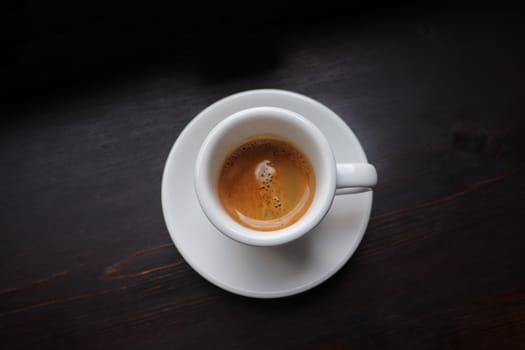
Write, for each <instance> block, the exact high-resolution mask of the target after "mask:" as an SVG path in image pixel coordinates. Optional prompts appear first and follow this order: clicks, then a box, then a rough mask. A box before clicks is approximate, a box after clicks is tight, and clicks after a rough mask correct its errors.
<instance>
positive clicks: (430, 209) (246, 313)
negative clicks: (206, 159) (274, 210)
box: [0, 4, 525, 349]
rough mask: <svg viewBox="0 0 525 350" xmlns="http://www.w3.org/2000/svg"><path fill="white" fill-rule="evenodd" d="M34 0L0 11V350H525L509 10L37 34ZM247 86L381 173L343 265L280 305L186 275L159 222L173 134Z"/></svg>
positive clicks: (518, 60)
mask: <svg viewBox="0 0 525 350" xmlns="http://www.w3.org/2000/svg"><path fill="white" fill-rule="evenodd" d="M32 6H33V7H30V9H29V10H26V9H25V8H22V9H20V8H13V9H11V10H10V11H11V12H8V13H5V14H4V16H6V17H4V19H5V18H10V19H11V21H12V23H15V22H16V23H19V21H20V20H26V22H25V25H26V27H24V28H25V29H24V30H21V29H20V28H19V27H16V28H15V29H16V30H18V31H17V33H18V34H17V36H15V37H14V39H13V38H11V39H10V40H11V41H9V40H8V41H6V42H5V44H4V47H7V48H9V49H10V50H8V58H10V59H11V61H10V65H8V66H4V67H3V68H2V72H3V73H4V77H6V78H5V79H6V80H4V81H3V90H4V91H3V97H6V98H5V100H4V101H5V102H4V103H3V105H2V110H3V112H2V114H3V117H4V118H3V121H2V125H1V129H0V174H1V175H0V179H1V186H0V238H1V244H0V348H2V349H10V348H36V349H38V348H52V349H57V348H58V349H72V348H86V349H94V348H97V349H98V348H112V349H115V348H142V349H164V348H166V349H173V348H181V349H192V348H216V349H217V348H218V349H250V348H254V347H255V348H271V347H277V348H290V347H291V348H312V349H343V348H344V349H346V348H348V349H350V348H356V349H365V348H377V349H379V348H381V349H391V348H396V349H455V348H469V349H525V229H524V224H523V221H522V220H523V217H524V215H525V210H524V209H525V205H524V200H525V169H524V164H525V148H524V146H525V141H524V140H525V85H524V81H525V74H524V73H525V64H524V62H525V52H524V46H525V44H524V43H525V35H524V30H523V29H524V27H525V25H524V17H523V16H522V14H521V13H518V12H510V11H508V12H502V11H492V10H484V11H459V12H454V11H433V10H430V9H425V10H424V11H408V12H405V11H392V12H391V11H382V12H377V11H376V12H373V11H356V12H351V11H348V12H346V13H343V12H344V11H342V10H340V11H333V12H330V11H317V10H316V9H310V10H309V11H308V13H307V15H305V16H304V17H300V16H299V17H298V16H296V14H295V13H293V11H292V10H291V9H287V10H286V11H284V12H282V15H272V13H273V12H271V11H266V12H264V11H263V12H262V14H261V13H260V12H257V13H258V15H257V16H255V17H254V18H251V19H249V20H247V19H246V17H247V16H246V15H247V14H248V13H242V12H240V14H239V13H234V14H233V15H231V16H230V17H227V16H226V17H224V16H223V19H217V18H216V17H215V16H214V15H213V12H212V11H210V12H208V13H207V15H208V17H206V16H205V17H204V18H201V17H199V16H198V14H197V13H193V17H191V13H190V17H189V19H187V17H185V16H186V15H185V14H184V13H179V12H176V13H175V12H174V13H175V14H174V15H173V16H175V19H177V20H180V19H184V18H186V22H184V21H183V22H182V23H181V24H180V23H179V22H176V24H173V26H169V25H168V24H169V23H170V21H169V20H168V19H171V18H172V17H168V16H162V12H161V15H158V16H157V17H155V16H152V14H153V13H156V12H155V11H154V10H149V11H145V12H142V11H141V10H139V9H137V8H135V9H133V11H132V12H125V11H123V12H122V14H124V17H123V18H124V19H123V20H122V21H121V22H117V23H118V24H119V25H117V26H112V23H113V22H112V21H114V17H111V16H112V15H114V14H115V12H117V11H120V10H119V9H118V8H117V7H113V8H110V9H109V10H108V11H109V12H104V11H102V10H101V8H93V9H92V12H89V11H88V12H87V15H84V12H82V11H84V10H85V9H84V10H78V11H77V12H75V11H73V12H72V15H73V20H69V22H68V20H67V19H63V18H62V17H60V16H59V15H58V14H57V11H55V10H56V9H52V10H49V11H48V12H47V13H45V14H46V15H50V14H54V17H52V19H53V21H49V23H48V22H47V21H46V20H45V19H42V18H41V17H40V16H39V15H38V13H39V11H40V6H43V5H41V4H40V5H39V4H33V5H32ZM46 6H47V5H46ZM337 12H339V14H334V13H337ZM108 13H109V15H110V16H109V17H111V19H108V18H109V17H104V16H105V15H107V14H108ZM119 13H120V12H119ZM328 13H330V15H328ZM75 14H76V17H74V16H75ZM142 14H144V15H143V16H144V17H141V16H142ZM97 15H100V16H97ZM221 15H225V14H224V13H222V14H221ZM10 16H14V17H10ZM126 16H127V17H126ZM212 19H213V21H211V20H212ZM33 20H34V21H36V24H35V26H34V27H31V26H27V25H28V24H29V22H31V21H33ZM39 20H40V21H41V22H38V21H39ZM195 21H197V26H196V27H198V28H197V29H195V27H191V28H193V29H188V30H186V29H185V28H186V27H187V25H188V23H189V22H192V23H194V22H195ZM205 22H206V23H205ZM31 23H33V22H31ZM56 23H58V24H56ZM177 23H179V24H177ZM13 25H14V24H13ZM55 25H56V26H55ZM17 28H18V29H17ZM27 28H29V29H27ZM166 28H169V30H166ZM108 33H109V34H108ZM174 34H176V35H174ZM240 47H242V48H243V49H242V50H239V48H240ZM254 88H280V89H286V90H292V91H297V92H299V93H303V94H306V95H308V96H310V97H312V98H315V99H317V100H319V101H321V102H322V103H324V104H326V105H327V106H329V107H330V108H332V109H333V110H334V111H335V112H336V113H338V114H339V115H340V116H342V117H343V118H344V119H345V121H346V122H347V123H348V124H349V125H351V127H352V129H353V130H354V131H355V133H356V134H357V136H358V138H359V139H360V141H361V142H362V144H363V147H364V149H365V150H366V152H367V155H368V158H369V160H370V162H371V163H373V164H375V165H376V167H377V170H378V173H379V185H378V186H377V188H376V190H375V192H374V206H373V211H372V216H371V219H370V223H369V227H368V230H367V232H366V234H365V237H364V239H363V241H362V243H361V245H360V247H359V248H358V249H357V251H356V253H355V255H354V256H353V257H352V259H351V260H350V261H349V262H348V263H347V264H346V265H345V266H344V267H343V268H342V269H341V270H340V271H339V272H338V273H337V274H336V275H335V276H334V277H333V278H331V279H330V280H328V281H327V282H326V283H324V284H322V285H321V286H319V287H316V288H314V289H313V290H311V291H308V292H306V293H303V294H301V295H297V296H293V297H288V298H284V299H277V300H257V299H250V298H245V297H240V296H236V295H233V294H230V293H228V292H225V291H223V290H221V289H219V288H217V287H215V286H214V285H212V284H210V283H208V282H207V281H206V280H204V279H203V278H202V277H200V276H199V275H198V274H197V273H196V272H194V271H193V270H192V269H191V268H190V267H189V266H188V265H187V264H186V263H185V261H184V260H183V259H182V258H181V256H180V254H179V253H178V251H177V249H176V248H175V247H174V245H173V244H172V242H171V240H170V236H169V234H168V232H167V230H166V227H165V225H164V221H163V217H162V212H161V202H160V188H161V187H160V181H161V176H162V170H163V166H164V162H165V160H166V157H167V155H168V152H169V150H170V148H171V146H172V144H173V142H174V141H175V139H176V138H177V136H178V135H179V133H180V132H181V131H182V129H183V128H184V126H185V125H186V124H187V123H188V122H189V121H190V120H191V119H192V118H193V117H194V116H195V115H196V114H197V113H198V112H199V111H201V110H202V109H203V108H205V107H206V106H208V105H209V104H211V103H212V102H214V101H216V100H218V99H220V98H222V97H224V96H226V95H229V94H231V93H234V92H238V91H243V90H248V89H254Z"/></svg>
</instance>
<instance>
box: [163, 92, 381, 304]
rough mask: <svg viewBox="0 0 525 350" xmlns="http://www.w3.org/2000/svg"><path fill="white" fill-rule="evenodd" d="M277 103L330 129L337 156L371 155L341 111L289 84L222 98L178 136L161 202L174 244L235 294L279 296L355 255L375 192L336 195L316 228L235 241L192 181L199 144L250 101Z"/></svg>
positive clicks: (351, 158) (327, 131)
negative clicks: (274, 241)
mask: <svg viewBox="0 0 525 350" xmlns="http://www.w3.org/2000/svg"><path fill="white" fill-rule="evenodd" d="M257 106H275V107H282V108H286V109H289V110H292V111H295V112H297V113H299V114H301V115H303V116H304V117H306V118H308V119H310V120H311V121H312V122H313V123H314V124H316V125H317V126H318V127H319V128H320V129H321V131H323V132H324V133H325V135H326V136H327V139H328V141H329V142H330V145H331V146H332V149H333V151H334V154H335V157H336V160H337V161H338V162H366V161H367V159H366V156H365V154H364V152H363V149H362V148H361V145H360V144H359V141H358V140H357V138H356V137H355V135H354V134H353V132H352V131H351V130H350V128H349V127H348V126H347V125H346V123H345V122H344V121H343V120H341V119H340V118H339V117H338V116H337V115H336V114H335V113H334V112H332V111H331V110H329V109H328V108H327V107H325V106H324V105H322V104H320V103H319V102H316V101H314V100H312V99H310V98H308V97H306V96H303V95H299V94H296V93H292V92H288V91H282V90H252V91H247V92H242V93H239V94H235V95H232V96H229V97H226V98H224V99H222V100H220V101H218V102H215V103H214V104H212V105H211V106H209V107H208V108H206V109H205V110H203V111H202V112H201V113H200V114H199V115H197V116H196V117H195V118H194V119H193V120H192V121H191V122H190V123H189V124H188V126H187V127H186V128H185V129H184V130H183V132H182V133H181V134H180V135H179V137H178V139H177V141H176V142H175V144H174V145H173V148H172V149H171V152H170V154H169V156H168V160H167V162H166V167H165V169H164V175H163V179H162V209H163V212H164V219H165V220H166V225H167V227H168V231H169V232H170V235H171V238H172V239H173V242H174V243H175V246H176V247H177V249H178V250H179V252H180V253H181V255H182V256H183V257H184V259H185V260H186V261H187V262H188V264H190V265H191V266H192V267H193V268H194V269H195V270H196V271H197V272H198V273H199V274H200V275H201V276H203V277H204V278H206V279H207V280H208V281H210V282H211V283H213V284H215V285H217V286H219V287H221V288H223V289H225V290H228V291H230V292H232V293H236V294H240V295H244V296H249V297H255V298H277V297H284V296H289V295H293V294H297V293H301V292H303V291H306V290H308V289H310V288H313V287H315V286H317V285H318V284H320V283H322V282H324V281H325V280H326V279H328V278H329V277H330V276H332V275H333V274H334V273H335V272H337V271H338V270H339V269H340V268H341V267H342V266H343V265H344V264H345V263H346V262H347V261H348V259H349V258H350V257H351V256H352V254H353V253H354V251H355V250H356V248H357V246H358V245H359V243H360V242H361V239H362V237H363V235H364V233H365V229H366V226H367V224H368V219H369V216H370V210H371V208H372V192H371V191H369V192H365V193H360V194H352V195H341V196H336V198H335V200H334V203H333V205H332V208H331V209H330V212H329V213H328V215H327V216H326V217H325V219H324V220H323V221H322V222H321V224H320V225H319V226H317V228H315V229H314V230H313V231H311V232H309V233H308V234H307V235H305V236H303V237H302V238H301V239H299V240H297V241H294V242H292V243H289V244H287V245H284V246H278V247H252V246H247V245H243V244H241V243H238V242H235V241H233V240H231V239H229V238H227V237H226V236H224V235H223V234H222V233H220V232H219V231H217V230H216V229H215V228H214V227H213V226H212V225H211V224H210V223H209V222H208V220H207V218H206V217H205V215H204V214H203V212H202V211H201V208H200V206H199V204H198V202H197V198H196V195H195V191H194V188H193V170H194V166H195V158H196V156H197V152H198V151H199V147H200V145H201V143H202V141H203V140H204V138H205V137H206V135H207V134H208V132H209V131H210V130H211V129H212V128H213V127H214V126H215V125H216V124H217V123H218V122H219V121H220V120H222V119H223V118H225V117H227V116H228V115H230V114H233V113H235V112H237V111H240V110H242V109H245V108H250V107H257Z"/></svg>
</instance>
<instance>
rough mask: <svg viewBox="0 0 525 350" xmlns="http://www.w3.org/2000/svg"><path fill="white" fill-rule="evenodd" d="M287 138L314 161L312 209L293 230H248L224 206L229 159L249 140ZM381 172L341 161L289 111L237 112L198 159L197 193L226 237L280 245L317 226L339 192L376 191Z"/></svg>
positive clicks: (210, 137)
mask: <svg viewBox="0 0 525 350" xmlns="http://www.w3.org/2000/svg"><path fill="white" fill-rule="evenodd" d="M268 135H271V136H272V137H275V138H276V139H280V140H283V141H285V142H287V143H289V144H291V145H293V146H294V147H295V148H296V149H298V150H299V151H301V152H302V153H303V154H304V155H305V156H306V157H307V158H308V160H309V161H310V163H311V166H312V169H313V172H314V175H315V189H314V193H313V197H312V199H311V203H310V206H309V207H308V209H307V210H306V211H305V212H304V214H303V215H302V216H301V217H300V218H299V219H298V220H297V221H296V222H295V223H293V224H291V225H290V226H287V227H284V228H281V229H276V230H272V231H260V230H256V229H253V228H248V227H246V226H243V225H241V224H240V223H238V222H237V221H235V220H234V219H233V218H232V217H231V216H230V215H229V214H228V213H227V211H226V210H225V208H224V207H223V205H222V203H221V200H220V198H219V193H218V182H219V176H220V173H221V170H222V168H223V165H224V161H225V160H226V158H227V157H228V156H229V155H230V154H231V153H232V152H233V151H234V150H235V149H236V148H238V147H239V146H240V145H242V144H243V143H244V142H245V141H246V140H254V139H257V137H259V136H260V137H268ZM376 183H377V173H376V169H375V167H374V166H373V165H371V164H368V163H336V161H335V157H334V154H333V152H332V149H331V147H330V144H329V143H328V141H327V140H326V138H325V136H324V135H323V133H322V132H321V131H320V130H319V129H318V128H317V126H315V125H314V124H313V123H312V122H311V121H309V120H308V119H306V118H304V117H303V116H301V115H299V114H297V113H295V112H293V111H290V110H287V109H283V108H277V107H256V108H249V109H245V110H242V111H239V112H237V113H234V114H232V115H230V116H228V117H226V118H225V119H223V120H222V121H221V122H219V123H218V124H217V125H216V126H215V127H214V128H213V129H212V130H211V131H210V133H209V134H208V135H207V137H206V138H205V140H204V142H203V143H202V145H201V148H200V150H199V153H198V155H197V160H196V165H195V192H196V194H197V198H198V201H199V204H200V206H201V209H202V211H203V212H204V214H205V215H206V217H207V218H208V220H209V221H210V222H211V223H212V224H213V226H215V227H216V228H217V230H219V231H220V232H222V233H223V234H224V235H226V236H227V237H229V238H231V239H233V240H235V241H238V242H240V243H244V244H248V245H254V246H275V245H281V244H284V243H288V242H291V241H293V240H296V239H298V238H300V237H302V236H303V235H305V234H306V233H308V232H309V231H310V230H312V229H313V228H314V227H315V226H317V225H318V224H319V223H320V222H321V220H322V219H323V218H324V217H325V215H326V214H327V213H328V211H329V210H330V207H331V205H332V202H333V200H334V197H335V196H336V195H337V194H349V193H357V192H362V191H366V190H370V189H371V188H372V187H373V186H374V185H375V184H376Z"/></svg>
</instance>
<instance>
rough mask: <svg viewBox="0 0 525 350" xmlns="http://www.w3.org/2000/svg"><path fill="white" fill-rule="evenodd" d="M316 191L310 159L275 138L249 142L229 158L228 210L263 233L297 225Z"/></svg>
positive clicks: (225, 175)
mask: <svg viewBox="0 0 525 350" xmlns="http://www.w3.org/2000/svg"><path fill="white" fill-rule="evenodd" d="M314 192H315V174H314V171H313V168H312V165H311V164H310V161H309V160H308V158H307V157H306V156H305V155H304V154H303V153H302V152H301V151H300V150H298V149H297V148H295V147H294V146H293V145H292V144H290V143H288V142H286V141H284V140H281V139H277V138H273V137H264V138H257V139H253V140H249V141H247V142H245V143H243V144H242V145H240V146H239V147H238V148H236V149H235V150H234V151H233V152H232V153H231V154H230V155H229V156H228V157H226V159H225V161H224V163H223V165H222V169H221V173H220V175H219V181H218V194H219V198H220V201H221V203H222V206H223V207H224V209H225V210H226V212H228V214H229V215H230V216H231V217H232V218H233V219H234V220H236V221H237V222H239V223H240V224H241V225H243V226H246V227H248V228H251V229H255V230H259V231H272V230H278V229H281V228H284V227H287V226H290V225H292V224H293V223H295V222H296V221H297V220H299V219H300V218H301V217H302V216H303V214H304V213H305V212H306V210H307V209H308V207H309V206H310V203H311V202H312V198H313V195H314Z"/></svg>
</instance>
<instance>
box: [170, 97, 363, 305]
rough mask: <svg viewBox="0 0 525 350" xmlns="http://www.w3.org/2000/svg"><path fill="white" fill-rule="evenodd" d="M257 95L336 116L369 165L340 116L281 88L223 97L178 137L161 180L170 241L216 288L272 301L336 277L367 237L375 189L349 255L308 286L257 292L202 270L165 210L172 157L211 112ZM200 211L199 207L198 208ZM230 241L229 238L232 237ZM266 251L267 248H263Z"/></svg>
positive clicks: (201, 113) (315, 102)
mask: <svg viewBox="0 0 525 350" xmlns="http://www.w3.org/2000/svg"><path fill="white" fill-rule="evenodd" d="M257 94H277V95H281V96H287V97H290V98H293V99H296V100H297V99H298V100H302V102H304V103H308V104H314V105H316V106H317V107H318V108H320V109H322V110H325V112H326V113H329V114H331V115H333V116H334V117H335V118H332V119H330V122H331V123H337V124H339V126H340V127H341V128H344V129H346V130H345V131H346V132H349V133H351V134H352V135H353V137H354V138H355V140H356V141H357V146H358V149H357V150H356V151H357V152H358V153H360V155H359V156H360V158H362V160H361V161H363V162H368V160H367V157H366V154H365V153H364V150H363V148H362V145H361V143H360V142H359V140H358V139H357V137H356V136H355V134H354V132H353V131H352V129H351V128H350V127H349V126H348V125H347V124H346V123H345V121H344V120H343V119H342V118H341V117H340V116H339V115H337V114H336V113H335V112H334V111H332V110H331V109H329V108H328V107H326V106H325V105H324V104H322V103H320V102H318V101H316V100H314V99H312V98H310V97H308V96H305V95H302V94H299V93H296V92H292V91H287V90H280V89H255V90H247V91H242V92H238V93H235V94H232V95H229V96H226V97H224V98H221V99H219V100H217V101H215V102H214V103H212V104H210V105H209V106H207V107H206V108H204V109H203V110H202V111H201V112H199V113H198V114H197V115H196V116H195V117H194V118H193V119H192V120H191V121H190V122H189V123H188V124H187V125H186V126H185V127H184V129H183V130H182V131H181V133H180V134H179V135H178V136H177V139H176V141H175V142H174V144H173V146H172V147H171V149H170V152H169V154H168V157H167V160H166V163H165V166H164V170H163V175H162V181H161V204H162V212H163V216H164V221H165V224H166V228H167V230H168V233H169V235H170V238H171V239H172V241H173V243H174V245H175V247H176V248H177V250H178V252H179V254H181V256H182V258H183V259H184V260H185V261H186V262H187V263H188V265H190V267H191V268H192V269H194V270H195V271H196V272H197V273H198V274H199V275H201V276H202V277H203V278H205V279H206V280H207V281H208V282H211V283H212V284H214V285H216V286H217V287H220V288H222V289H224V290H226V291H229V292H231V293H234V294H237V295H241V296H245V297H251V298H262V299H269V298H282V297H287V296H292V295H297V294H300V293H302V292H305V291H307V290H310V289H312V288H315V287H316V286H319V285H321V284H322V283H323V282H325V281H326V280H328V279H329V278H330V277H332V276H333V275H335V274H336V273H337V272H338V271H339V270H340V269H341V268H342V267H343V266H344V265H345V264H346V263H347V262H348V261H349V260H350V258H351V257H352V256H353V255H354V253H355V251H356V250H357V248H358V247H359V245H360V244H361V241H362V239H363V237H364V234H365V232H366V228H367V226H368V223H369V221H370V214H371V210H372V204H373V190H371V191H369V195H368V196H367V199H368V203H367V205H366V207H364V213H363V218H364V219H363V220H362V221H361V223H360V225H359V228H358V230H357V231H358V232H357V234H356V239H355V243H354V244H353V245H352V246H351V247H349V250H348V251H347V253H346V254H345V255H344V256H343V258H342V259H341V260H340V261H339V263H337V264H335V265H334V266H333V267H332V268H331V269H330V270H329V271H328V272H327V273H323V274H321V275H320V277H318V278H315V279H312V280H311V281H310V282H308V283H305V284H303V285H300V286H298V287H295V288H286V289H282V290H272V291H258V290H253V289H248V288H242V289H241V288H239V287H236V286H233V285H231V284H229V283H225V282H223V281H221V280H219V279H218V278H216V277H214V276H213V275H211V274H209V273H208V272H206V271H205V270H203V269H201V267H200V266H199V265H198V264H196V263H195V262H194V261H193V259H192V258H191V257H189V256H188V254H186V253H184V252H183V250H181V249H179V244H178V243H177V242H178V240H177V238H176V235H175V234H174V233H172V230H175V228H172V229H170V227H173V225H174V224H173V223H172V222H171V219H170V216H169V215H168V212H167V208H166V201H167V199H166V197H167V193H166V191H167V189H166V188H167V187H166V186H167V185H166V182H167V181H168V172H169V168H170V166H169V165H170V163H171V160H172V159H173V156H174V154H175V152H176V150H177V149H178V147H179V145H180V144H181V143H183V142H184V140H185V136H186V134H187V133H188V132H189V130H191V129H192V128H193V127H194V126H195V124H198V123H201V122H202V120H203V119H204V118H206V116H207V115H208V114H209V113H210V111H211V110H213V109H217V108H219V107H220V106H221V105H223V104H227V103H231V102H232V101H233V100H235V99H238V98H249V96H250V95H257ZM197 209H198V208H197ZM213 229H214V230H215V231H216V233H217V234H222V233H221V232H219V231H218V230H217V229H216V228H215V227H213ZM229 239H230V238H229ZM262 249H264V247H262Z"/></svg>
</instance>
